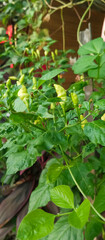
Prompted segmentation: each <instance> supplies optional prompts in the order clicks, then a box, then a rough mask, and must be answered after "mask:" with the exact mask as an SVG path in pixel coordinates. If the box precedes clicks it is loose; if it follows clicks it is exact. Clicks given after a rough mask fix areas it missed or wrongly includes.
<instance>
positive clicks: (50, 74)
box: [40, 69, 64, 81]
mask: <svg viewBox="0 0 105 240" xmlns="http://www.w3.org/2000/svg"><path fill="white" fill-rule="evenodd" d="M61 72H64V69H54V70H52V71H49V72H48V73H46V74H44V75H43V76H42V77H41V78H40V80H46V81H47V80H50V79H52V78H54V77H56V76H57V75H58V74H60V73H61Z"/></svg>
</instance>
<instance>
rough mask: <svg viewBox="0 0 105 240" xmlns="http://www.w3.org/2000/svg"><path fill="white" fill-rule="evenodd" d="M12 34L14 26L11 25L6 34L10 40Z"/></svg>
mask: <svg viewBox="0 0 105 240" xmlns="http://www.w3.org/2000/svg"><path fill="white" fill-rule="evenodd" d="M12 33H13V27H12V25H9V26H8V27H7V30H6V34H7V35H8V36H9V40H10V39H11V38H12Z"/></svg>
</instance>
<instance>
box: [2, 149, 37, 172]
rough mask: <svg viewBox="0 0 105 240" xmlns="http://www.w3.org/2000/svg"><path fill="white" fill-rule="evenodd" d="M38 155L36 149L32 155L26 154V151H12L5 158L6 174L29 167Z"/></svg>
mask: <svg viewBox="0 0 105 240" xmlns="http://www.w3.org/2000/svg"><path fill="white" fill-rule="evenodd" d="M38 156H39V153H38V152H37V149H35V152H34V157H33V156H32V157H31V156H30V155H29V154H27V151H25V150H24V151H22V152H17V153H12V154H10V155H9V157H8V159H7V173H6V174H7V175H10V174H14V173H16V172H18V171H20V170H23V169H26V168H28V167H31V166H32V165H33V164H34V163H35V161H36V160H37V157H38Z"/></svg>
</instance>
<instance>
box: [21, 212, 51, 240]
mask: <svg viewBox="0 0 105 240" xmlns="http://www.w3.org/2000/svg"><path fill="white" fill-rule="evenodd" d="M54 219H55V215H53V214H50V213H46V212H44V211H43V210H41V209H37V210H34V211H32V212H30V213H29V214H27V215H26V216H25V217H24V218H23V220H22V222H21V223H20V226H19V229H18V233H17V239H18V240H39V239H40V238H43V237H45V236H47V235H48V234H49V233H50V232H51V231H52V230H53V227H54Z"/></svg>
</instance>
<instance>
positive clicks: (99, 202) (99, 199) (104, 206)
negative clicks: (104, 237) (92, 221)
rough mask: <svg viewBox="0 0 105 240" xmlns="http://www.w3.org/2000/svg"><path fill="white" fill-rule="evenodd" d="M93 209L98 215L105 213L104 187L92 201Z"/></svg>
mask: <svg viewBox="0 0 105 240" xmlns="http://www.w3.org/2000/svg"><path fill="white" fill-rule="evenodd" d="M94 207H95V208H96V209H97V211H98V212H99V213H102V212H103V211H105V186H102V187H101V189H100V190H99V192H98V194H97V196H96V198H95V201H94Z"/></svg>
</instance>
